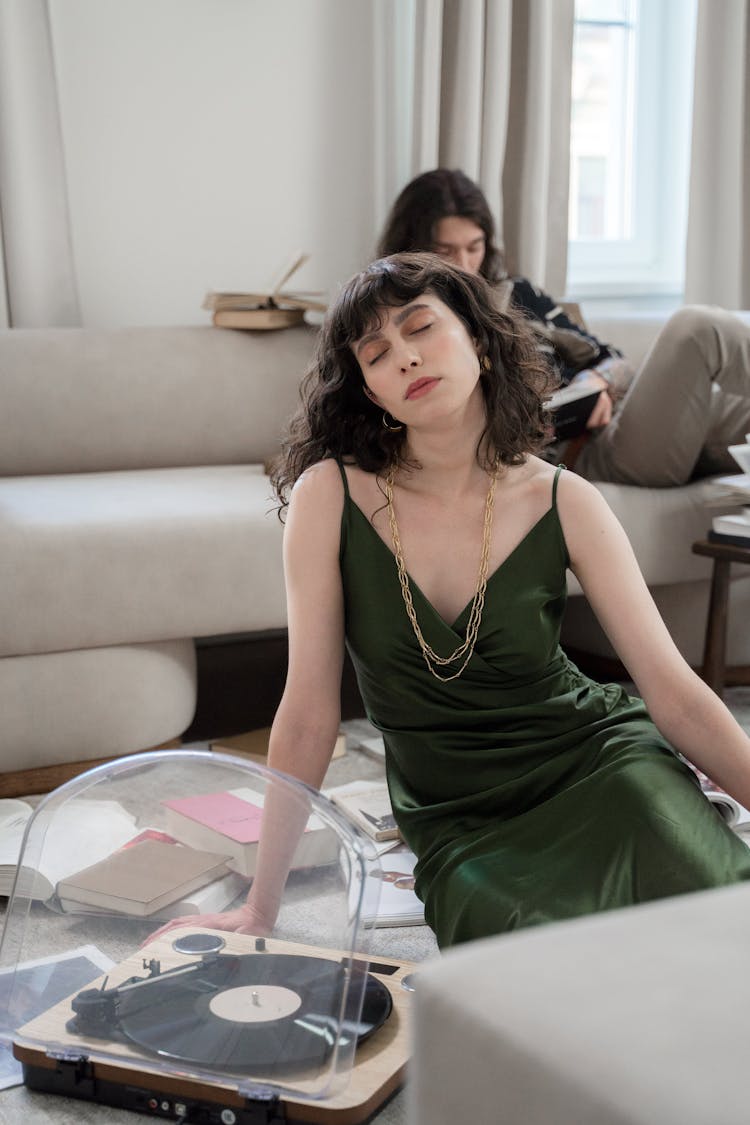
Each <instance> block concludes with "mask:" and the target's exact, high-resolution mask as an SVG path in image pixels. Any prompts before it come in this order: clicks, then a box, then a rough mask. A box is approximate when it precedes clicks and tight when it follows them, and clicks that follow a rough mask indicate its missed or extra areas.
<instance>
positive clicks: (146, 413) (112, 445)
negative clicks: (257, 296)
mask: <svg viewBox="0 0 750 1125" xmlns="http://www.w3.org/2000/svg"><path fill="white" fill-rule="evenodd" d="M315 338H316V331H315V330H314V329H313V328H311V327H308V326H307V325H301V326H299V327H297V328H288V329H285V330H284V331H283V332H235V331H231V330H227V329H221V328H210V327H205V328H202V327H179V328H158V327H154V328H118V329H111V328H110V329H90V328H48V329H22V328H13V329H10V330H8V331H6V332H0V356H2V360H1V361H0V395H2V402H3V409H2V412H0V475H2V476H6V475H22V474H29V473H78V472H95V471H110V470H114V469H144V468H161V467H165V466H169V465H222V464H223V465H228V464H238V463H244V464H247V463H248V462H251V461H266V460H267V459H268V458H269V457H271V456H273V455H274V454H275V453H276V452H277V450H278V447H279V440H280V435H281V433H282V431H283V428H284V425H285V423H286V421H287V419H288V417H289V415H290V414H291V413H292V411H293V410H294V408H295V406H296V404H297V400H298V391H299V383H300V379H301V377H302V374H303V372H304V371H305V369H306V367H307V366H308V364H309V362H310V359H311V356H312V352H313V347H314V342H315Z"/></svg>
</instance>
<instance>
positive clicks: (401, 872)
mask: <svg viewBox="0 0 750 1125" xmlns="http://www.w3.org/2000/svg"><path fill="white" fill-rule="evenodd" d="M416 862H417V857H416V856H415V854H414V852H412V851H410V850H409V848H407V847H403V846H402V847H398V848H393V849H392V850H391V851H389V852H386V854H385V855H384V856H381V858H380V871H379V872H375V873H373V872H371V873H370V874H369V875H368V878H370V879H372V878H377V879H378V880H379V881H380V900H379V902H378V907H377V910H376V911H375V912H374V913H368V911H367V906H366V903H367V898H366V897H365V908H364V911H363V914H362V920H363V922H364V923H365V925H368V924H369V925H372V926H376V927H378V926H419V925H421V924H422V923H423V922H424V906H423V904H422V901H421V899H419V898H418V897H417V894H416V892H415V890H414V865H415V864H416Z"/></svg>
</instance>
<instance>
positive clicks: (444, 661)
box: [385, 466, 497, 684]
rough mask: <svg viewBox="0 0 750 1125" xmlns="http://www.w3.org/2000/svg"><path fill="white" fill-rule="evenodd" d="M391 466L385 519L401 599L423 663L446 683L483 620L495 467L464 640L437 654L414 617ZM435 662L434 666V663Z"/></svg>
mask: <svg viewBox="0 0 750 1125" xmlns="http://www.w3.org/2000/svg"><path fill="white" fill-rule="evenodd" d="M393 477H394V469H393V466H391V468H390V469H389V470H388V476H387V477H386V478H385V499H386V506H387V509H388V521H389V523H390V525H391V538H392V539H393V553H394V555H395V556H396V567H397V569H398V580H399V583H400V585H401V594H402V596H403V599H404V605H405V607H406V614H407V616H408V618H409V621H410V622H411V627H412V629H413V630H414V636H415V637H416V638H417V641H418V642H419V647H420V648H421V650H422V656H423V657H424V661H425V664H426V665H427V667H428V668H429V670H430V672H431V673H432V675H433V676H434V677H435V679H437V680H441V681H442V682H443V683H444V684H447V683H448V682H449V681H450V680H456V679H458V677H459V676H460V675H461V673H462V672H463V670H464V668H465V667H466V665H467V664H468V663H469V661H470V660H471V658H472V656H473V654H474V646H475V644H476V643H477V634H478V633H479V626H480V625H481V622H482V610H483V609H484V594H485V590H486V588H487V573H488V570H489V561H490V539H491V536H492V511H493V507H494V503H495V485H496V483H497V469H496V468H495V469H493V470H492V472H491V473H490V487H489V490H488V492H487V500H486V501H485V505H484V530H483V534H482V552H481V555H480V557H479V577H478V578H477V588H476V590H475V592H474V597H473V599H472V603H471V612H470V614H469V622H468V625H467V627H466V640H465V641H464V642H463V644H460V645H459V646H458V648H457V649H455V650H454V651H453V652H452V653H451V654H450V656H439V655H438V654H437V653H436V652H435V650H434V649H433V648H431V647H430V645H428V643H427V641H426V640H425V639H424V637H423V635H422V630H421V629H420V627H419V622H418V621H417V614H416V612H415V609H414V602H413V601H412V596H411V587H410V585H409V575H408V574H407V573H406V565H405V563H404V553H403V550H402V549H401V537H400V536H399V533H398V525H397V523H396V512H395V509H394V507H393ZM461 657H464V660H463V662H462V664H461V667H460V668H459V669H458V671H457V672H453V673H452V674H451V675H449V676H443V675H441V673H440V672H439V671H438V669H439V668H444V667H446V665H448V664H453V663H454V662H455V661H456V660H460V659H461ZM436 666H437V667H436Z"/></svg>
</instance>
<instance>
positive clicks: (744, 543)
mask: <svg viewBox="0 0 750 1125" xmlns="http://www.w3.org/2000/svg"><path fill="white" fill-rule="evenodd" d="M708 541H709V543H731V544H733V545H734V546H735V547H750V507H743V508H741V509H740V511H739V512H736V513H731V514H730V515H723V516H714V517H713V519H712V520H711V530H710V531H709V533H708Z"/></svg>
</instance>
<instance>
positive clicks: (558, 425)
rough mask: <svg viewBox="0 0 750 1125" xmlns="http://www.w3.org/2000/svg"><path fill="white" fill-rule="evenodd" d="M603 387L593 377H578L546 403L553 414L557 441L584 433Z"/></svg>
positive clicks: (561, 388) (557, 391)
mask: <svg viewBox="0 0 750 1125" xmlns="http://www.w3.org/2000/svg"><path fill="white" fill-rule="evenodd" d="M601 393H602V388H601V387H600V386H599V384H598V382H597V381H596V380H593V379H590V380H589V379H586V378H585V377H584V378H581V379H576V380H575V381H574V382H572V383H568V385H567V387H560V388H559V389H558V390H556V391H555V392H554V394H553V395H552V397H551V398H550V399H549V400H548V402H547V403H546V406H547V409H548V410H549V412H550V414H551V416H552V426H553V429H554V433H555V441H569V440H570V439H571V438H575V437H578V436H579V435H580V434H582V433H584V432H585V430H586V428H587V423H588V420H589V418H590V417H591V412H592V410H593V409H594V407H595V406H596V404H597V401H598V399H599V395H600V394H601Z"/></svg>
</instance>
